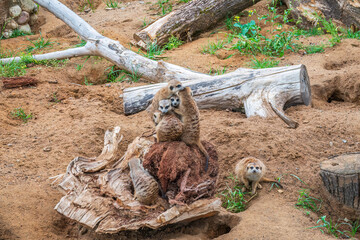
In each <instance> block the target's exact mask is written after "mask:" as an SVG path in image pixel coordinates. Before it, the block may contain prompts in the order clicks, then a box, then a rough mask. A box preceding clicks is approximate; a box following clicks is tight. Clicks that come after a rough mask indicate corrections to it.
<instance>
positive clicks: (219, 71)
mask: <svg viewBox="0 0 360 240" xmlns="http://www.w3.org/2000/svg"><path fill="white" fill-rule="evenodd" d="M226 70H227V69H226V66H225V67H224V68H223V69H214V68H210V71H209V75H215V76H216V75H223V74H225V73H226Z"/></svg>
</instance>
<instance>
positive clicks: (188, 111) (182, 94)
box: [173, 87, 209, 172]
mask: <svg viewBox="0 0 360 240" xmlns="http://www.w3.org/2000/svg"><path fill="white" fill-rule="evenodd" d="M178 96H179V98H180V104H179V107H178V108H174V109H173V110H174V112H175V113H177V114H178V115H180V119H181V121H182V122H183V124H184V129H183V134H182V135H181V140H182V141H183V142H185V143H186V144H188V145H196V146H198V148H199V149H200V151H201V152H202V153H203V154H204V155H205V158H206V162H205V172H206V171H207V169H208V165H209V154H208V152H207V151H206V150H205V148H204V146H203V145H202V143H201V142H200V124H199V115H200V113H199V109H198V107H197V105H196V103H195V101H194V99H193V97H192V92H191V89H190V88H189V87H186V88H184V89H183V90H181V91H179V92H178Z"/></svg>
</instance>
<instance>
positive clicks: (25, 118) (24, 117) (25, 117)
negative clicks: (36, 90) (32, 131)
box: [11, 107, 33, 123]
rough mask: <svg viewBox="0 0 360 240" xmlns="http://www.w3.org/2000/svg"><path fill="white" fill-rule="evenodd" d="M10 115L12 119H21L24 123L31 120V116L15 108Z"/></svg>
mask: <svg viewBox="0 0 360 240" xmlns="http://www.w3.org/2000/svg"><path fill="white" fill-rule="evenodd" d="M11 115H12V116H13V117H14V118H18V119H21V120H23V121H24V122H25V123H26V122H27V121H28V120H29V119H32V117H33V116H32V114H31V113H30V114H26V113H25V111H24V109H22V108H21V107H20V108H15V109H14V111H12V112H11Z"/></svg>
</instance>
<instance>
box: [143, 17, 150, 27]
mask: <svg viewBox="0 0 360 240" xmlns="http://www.w3.org/2000/svg"><path fill="white" fill-rule="evenodd" d="M151 22H152V21H151V20H150V21H149V22H147V21H146V17H145V18H144V20H143V24H142V26H143V27H146V26H147V25H149V24H150V23H151Z"/></svg>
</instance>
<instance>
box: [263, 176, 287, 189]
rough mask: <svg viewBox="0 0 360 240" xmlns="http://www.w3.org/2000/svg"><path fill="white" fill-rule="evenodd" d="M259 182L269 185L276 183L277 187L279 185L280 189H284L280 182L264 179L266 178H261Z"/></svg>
mask: <svg viewBox="0 0 360 240" xmlns="http://www.w3.org/2000/svg"><path fill="white" fill-rule="evenodd" d="M260 182H271V183H276V184H277V185H279V187H280V188H284V187H283V186H282V185H281V183H280V182H278V181H275V180H273V179H270V178H266V177H263V178H261V180H260Z"/></svg>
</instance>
